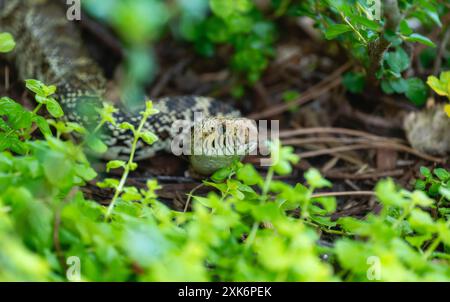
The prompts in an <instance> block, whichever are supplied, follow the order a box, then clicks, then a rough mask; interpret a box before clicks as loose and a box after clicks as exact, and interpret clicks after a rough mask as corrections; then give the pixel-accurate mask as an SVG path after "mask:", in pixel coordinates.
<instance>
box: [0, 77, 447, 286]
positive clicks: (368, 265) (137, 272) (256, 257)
mask: <svg viewBox="0 0 450 302" xmlns="http://www.w3.org/2000/svg"><path fill="white" fill-rule="evenodd" d="M27 86H28V88H29V89H30V90H32V91H33V92H34V93H35V94H36V97H37V98H39V99H40V102H38V105H37V107H36V108H44V106H45V105H49V104H52V102H53V99H52V98H51V95H52V94H53V93H54V92H55V90H54V88H53V87H52V86H46V85H44V84H42V83H40V82H39V81H35V80H33V81H31V80H30V81H27ZM48 100H52V101H51V102H48ZM53 105H54V104H53ZM53 105H51V106H47V109H48V110H49V111H50V112H52V111H54V107H53ZM55 108H58V107H55ZM0 111H1V112H2V115H4V114H7V115H8V116H9V119H8V120H7V121H4V122H3V123H4V124H6V125H7V126H8V127H9V128H0V134H3V133H5V132H8V133H9V132H11V131H12V130H13V131H14V133H15V135H16V136H17V137H16V138H17V139H18V140H19V141H21V143H22V144H23V145H24V147H23V149H24V150H26V151H24V152H21V151H20V150H19V152H17V151H18V150H14V147H13V145H10V146H8V145H7V146H6V147H4V148H3V150H2V151H1V152H0V239H1V240H2V242H3V244H2V247H1V248H0V280H2V281H23V280H28V281H65V280H67V278H70V279H69V280H71V281H74V280H80V281H83V280H84V281H340V280H343V281H421V280H427V281H431V280H434V281H450V265H449V261H450V256H449V251H450V250H449V247H450V220H449V217H450V215H449V208H450V194H449V192H450V191H449V190H450V172H449V171H447V170H445V169H435V170H434V171H433V172H431V171H430V170H428V169H426V168H422V169H421V173H422V175H423V176H424V179H422V180H419V181H418V182H417V184H416V188H417V191H414V192H408V191H406V190H403V189H401V188H398V187H397V186H396V185H395V184H394V182H393V181H392V180H384V181H382V182H380V183H379V184H378V185H377V187H376V189H375V193H376V196H377V199H378V200H379V202H380V203H381V205H382V211H381V212H380V213H379V214H369V215H368V216H367V217H366V218H365V219H364V220H358V219H355V218H350V217H342V218H339V219H338V220H332V219H331V215H332V214H333V213H335V211H336V208H337V204H336V200H335V199H334V198H333V197H324V196H322V197H321V196H320V195H315V194H316V191H317V190H319V189H324V188H330V187H332V183H331V182H329V181H328V180H326V179H324V178H323V177H322V176H321V174H320V173H319V171H318V170H316V169H310V170H309V171H307V172H306V173H305V174H304V179H305V183H304V184H302V183H297V184H296V185H295V186H292V185H290V184H287V183H285V182H283V181H280V180H275V179H274V176H276V175H289V174H290V173H291V172H292V164H295V163H297V162H298V160H299V158H298V157H297V156H296V155H295V154H294V153H293V151H294V150H293V148H292V147H285V146H282V145H281V144H280V143H279V142H272V143H271V145H270V148H271V151H272V152H271V159H272V163H273V165H272V166H271V167H269V169H268V172H267V174H266V176H262V175H261V174H260V173H259V172H258V171H257V170H256V169H255V168H254V167H253V165H251V164H245V165H244V164H242V163H240V162H235V163H233V164H232V165H231V166H230V167H225V168H222V169H220V170H218V171H217V172H216V173H214V174H213V175H212V177H211V180H205V181H204V183H203V185H204V186H208V187H210V188H212V189H214V191H213V192H211V193H209V194H208V195H207V196H191V197H190V200H191V202H192V211H189V212H177V211H174V210H171V209H169V208H168V207H167V206H165V205H164V204H162V203H160V202H159V201H158V197H157V194H156V190H158V189H159V188H160V187H159V185H158V183H157V182H156V181H154V180H149V181H148V182H147V184H146V187H145V188H140V189H138V188H136V187H133V186H126V185H124V184H125V183H126V178H127V175H128V173H129V172H130V171H133V170H134V169H136V167H137V164H136V163H134V162H133V157H132V156H131V157H130V160H129V161H128V162H127V163H126V162H122V161H117V160H116V161H111V162H109V163H108V164H107V170H108V171H109V170H110V169H123V170H124V173H123V176H122V179H121V181H119V180H117V179H112V178H111V179H105V180H104V182H103V183H101V184H99V185H100V186H101V187H110V188H113V189H114V190H115V192H116V194H115V197H114V199H113V202H112V204H111V205H110V207H109V208H107V207H105V206H103V205H101V204H99V203H97V202H95V201H92V200H89V199H86V197H85V196H84V194H83V193H82V190H81V188H82V187H83V186H85V184H86V182H87V181H90V180H92V179H94V178H95V177H96V176H97V174H96V173H95V171H94V170H93V169H92V168H91V167H90V164H89V163H88V162H87V160H86V157H85V155H84V152H83V148H84V144H83V143H81V144H74V143H72V142H70V141H63V140H61V139H59V138H58V137H59V136H60V133H61V132H62V131H64V132H71V131H77V132H79V133H80V134H81V133H83V134H84V137H85V140H86V141H89V140H90V134H88V133H86V130H85V129H82V127H81V126H77V125H74V124H67V123H65V122H63V121H62V120H48V121H46V120H45V119H43V120H42V124H41V125H40V128H41V129H44V130H41V132H42V133H43V134H44V137H43V138H42V139H31V138H30V136H29V134H30V131H31V129H32V128H33V122H32V121H33V119H34V118H35V117H37V116H39V117H40V115H39V110H33V111H28V110H26V109H24V108H23V107H22V106H21V105H19V104H17V103H15V102H14V101H13V100H11V99H7V98H2V99H1V101H0ZM26 112H27V114H24V113H26ZM112 112H114V108H112V107H111V106H109V105H107V106H105V107H104V108H103V109H102V110H101V111H100V112H99V114H100V115H101V117H102V120H101V124H103V123H113V124H115V122H114V119H113V118H112V115H111V114H112ZM55 113H57V116H59V113H60V112H59V110H56V111H54V112H53V115H55ZM153 113H155V112H154V110H153V109H152V106H151V103H148V104H147V110H146V111H145V112H143V120H142V121H143V122H145V119H146V117H148V116H150V115H151V114H153ZM22 116H25V118H26V119H29V120H27V121H21V120H20V119H19V117H22ZM143 122H142V123H143ZM40 123H41V122H40ZM44 123H45V124H46V126H43V124H44ZM3 126H4V125H3ZM117 126H118V127H125V128H127V129H129V127H130V125H129V124H126V123H124V124H121V125H117ZM50 128H53V129H54V130H55V131H54V132H56V135H54V134H53V132H49V131H48V130H49V129H50ZM133 133H134V135H135V142H137V140H138V139H142V140H144V141H145V142H146V143H149V144H151V143H153V142H154V141H155V139H156V137H154V135H152V134H151V133H145V132H141V130H140V127H139V128H138V129H134V130H133ZM16 138H14V137H10V138H6V139H7V140H8V139H11V140H13V141H15V140H17V139H16ZM86 147H87V146H86ZM132 153H133V152H132ZM121 184H122V185H121ZM113 206H114V207H113ZM435 210H437V211H435ZM321 233H330V234H333V235H334V236H338V237H336V240H335V242H334V243H333V244H326V245H324V244H323V243H321V242H319V238H320V234H321ZM74 259H76V260H74ZM325 259H326V260H325ZM77 265H79V267H78V270H77V269H76V266H77ZM74 272H79V277H77V278H76V279H73V278H74V276H75V277H76V276H77V275H76V274H75V275H74Z"/></svg>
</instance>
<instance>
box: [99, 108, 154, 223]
mask: <svg viewBox="0 0 450 302" xmlns="http://www.w3.org/2000/svg"><path fill="white" fill-rule="evenodd" d="M147 118H148V115H146V114H144V116H143V118H142V120H141V123H140V124H139V127H138V129H137V130H136V131H135V132H134V140H133V144H132V146H131V153H130V157H129V159H128V162H127V164H126V165H125V168H124V172H123V174H122V177H121V179H120V182H119V185H118V186H117V188H116V192H115V193H114V196H113V199H112V200H111V203H110V204H109V206H108V210H107V212H106V216H105V221H106V220H108V219H109V217H110V216H111V214H112V212H113V210H114V206H115V204H116V202H117V199H118V198H119V196H120V194H121V193H122V191H123V188H124V186H125V184H126V181H127V178H128V174H129V173H130V171H131V166H132V164H133V161H134V155H135V153H136V148H137V143H138V141H139V138H140V134H141V131H142V128H143V127H144V124H145V122H146V121H147Z"/></svg>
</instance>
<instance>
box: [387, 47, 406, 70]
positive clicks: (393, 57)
mask: <svg viewBox="0 0 450 302" xmlns="http://www.w3.org/2000/svg"><path fill="white" fill-rule="evenodd" d="M385 59H386V62H387V64H388V65H389V67H390V68H391V69H392V70H393V71H394V72H395V73H402V72H403V71H405V70H406V69H408V68H409V66H410V59H409V56H408V54H407V53H406V51H404V50H403V48H398V49H397V50H396V51H395V52H388V53H387V54H386V58H385Z"/></svg>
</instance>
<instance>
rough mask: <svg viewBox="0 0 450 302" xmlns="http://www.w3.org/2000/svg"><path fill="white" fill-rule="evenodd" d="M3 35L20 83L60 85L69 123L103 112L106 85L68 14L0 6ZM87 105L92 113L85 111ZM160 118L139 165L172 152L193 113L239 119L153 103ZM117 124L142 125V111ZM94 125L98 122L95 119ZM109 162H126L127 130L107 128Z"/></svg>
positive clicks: (216, 108) (201, 105)
mask: <svg viewBox="0 0 450 302" xmlns="http://www.w3.org/2000/svg"><path fill="white" fill-rule="evenodd" d="M0 32H10V33H11V34H12V35H13V36H14V37H15V39H16V43H17V46H16V49H15V50H14V51H13V52H12V58H11V59H13V60H14V62H15V64H16V68H17V71H18V73H19V76H20V78H21V79H23V80H24V79H38V80H40V81H43V82H44V83H46V84H48V85H49V84H53V85H56V86H57V88H58V90H57V98H58V100H59V102H60V104H61V106H62V108H63V110H64V112H65V114H66V118H67V119H68V120H69V121H72V122H77V123H81V124H85V125H86V124H87V123H90V122H91V121H90V120H89V118H88V117H87V115H84V114H80V112H82V111H83V108H85V112H86V108H90V109H88V110H89V111H90V112H95V110H93V109H92V107H91V106H94V107H96V108H98V107H101V106H102V102H103V100H104V94H105V91H106V79H105V78H104V75H103V72H102V70H101V68H100V67H99V66H98V64H97V63H96V62H94V61H93V59H92V58H90V57H89V55H88V52H87V50H86V49H85V47H84V46H83V45H82V38H81V33H80V30H79V29H78V28H77V26H76V24H75V23H74V22H71V21H68V20H67V19H66V14H65V11H64V8H63V7H62V6H61V5H59V3H58V1H55V0H0ZM86 105H89V106H88V107H85V106H86ZM154 107H155V108H156V109H158V110H159V111H160V113H159V114H157V115H154V116H152V117H150V118H149V119H148V120H147V123H146V124H145V130H148V131H152V132H153V133H155V134H156V135H158V137H159V138H160V139H159V141H157V142H156V143H155V144H153V145H152V146H147V145H145V144H144V143H142V142H139V145H138V149H137V151H136V159H138V160H140V159H145V158H149V157H152V156H153V155H154V154H155V153H156V152H158V151H162V150H165V151H168V152H169V151H170V142H171V134H170V133H171V132H170V129H171V126H172V124H173V123H174V122H175V121H176V120H180V119H181V120H185V121H188V122H191V121H193V118H194V112H201V113H202V114H203V116H205V117H216V116H217V117H219V116H224V117H238V116H239V115H240V114H239V112H238V111H237V110H235V109H233V108H232V107H230V106H228V105H226V104H224V103H221V102H219V101H216V100H213V99H211V98H208V97H198V96H180V97H166V98H161V99H158V100H155V102H154ZM115 118H116V121H117V122H118V123H121V122H129V123H131V124H133V125H135V126H137V124H139V122H140V119H141V117H140V115H139V111H137V113H135V114H134V113H131V112H129V111H126V110H119V112H118V113H116V115H115ZM95 120H98V114H97V117H95ZM105 128H106V129H104V131H103V134H102V135H103V139H104V142H105V143H106V144H107V145H108V147H109V148H108V150H109V151H108V152H107V154H104V155H102V156H103V157H105V158H108V159H112V158H128V156H129V153H130V148H131V144H132V139H133V136H132V134H131V133H130V132H129V130H122V129H118V128H116V127H115V126H113V125H108V126H107V127H106V126H105Z"/></svg>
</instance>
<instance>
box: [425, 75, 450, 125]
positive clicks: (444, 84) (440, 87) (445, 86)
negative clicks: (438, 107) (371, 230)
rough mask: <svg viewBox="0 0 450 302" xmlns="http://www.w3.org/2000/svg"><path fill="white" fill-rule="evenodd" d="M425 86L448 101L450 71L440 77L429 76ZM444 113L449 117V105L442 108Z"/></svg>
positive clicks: (449, 96)
mask: <svg viewBox="0 0 450 302" xmlns="http://www.w3.org/2000/svg"><path fill="white" fill-rule="evenodd" d="M427 84H428V85H429V86H430V87H431V88H432V89H433V90H434V92H436V93H437V94H438V95H440V96H446V97H447V98H448V100H449V101H450V71H444V72H442V73H441V75H440V77H439V78H437V77H435V76H429V77H428V81H427ZM444 110H445V112H446V113H447V115H448V116H449V117H450V105H446V106H445V107H444Z"/></svg>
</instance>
